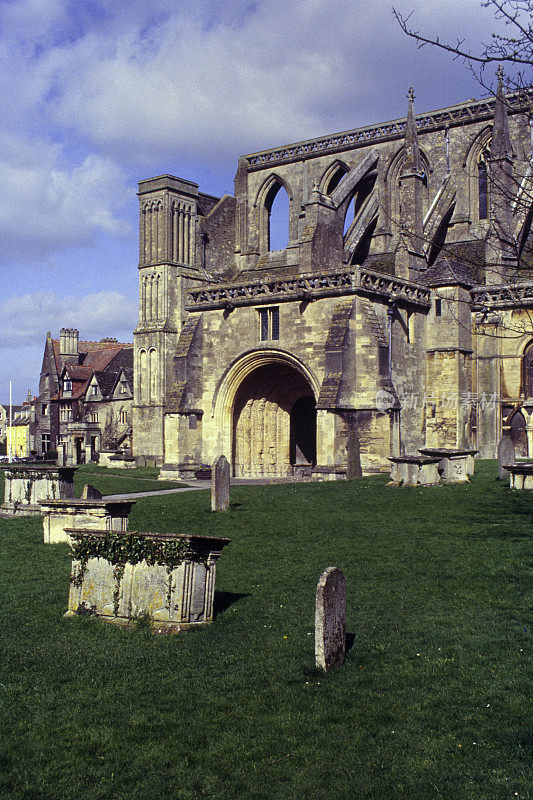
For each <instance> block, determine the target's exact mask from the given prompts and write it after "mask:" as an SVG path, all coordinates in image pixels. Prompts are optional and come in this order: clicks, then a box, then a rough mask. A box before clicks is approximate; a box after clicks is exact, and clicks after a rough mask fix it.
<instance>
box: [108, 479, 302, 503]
mask: <svg viewBox="0 0 533 800" xmlns="http://www.w3.org/2000/svg"><path fill="white" fill-rule="evenodd" d="M273 483H294V481H293V480H292V479H291V478H288V479H287V480H286V481H284V480H283V478H232V480H231V486H270V485H272V484H273ZM210 488H211V481H210V480H207V481H199V480H196V479H188V480H187V486H179V487H177V488H176V489H156V490H155V491H153V492H131V493H130V494H107V495H105V497H104V498H103V499H104V500H135V499H136V498H137V497H159V496H160V495H161V496H162V495H165V494H179V493H180V492H194V491H198V490H199V489H210Z"/></svg>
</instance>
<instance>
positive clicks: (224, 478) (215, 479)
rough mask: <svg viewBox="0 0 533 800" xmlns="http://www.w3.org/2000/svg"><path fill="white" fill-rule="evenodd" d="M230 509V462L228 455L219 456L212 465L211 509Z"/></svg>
mask: <svg viewBox="0 0 533 800" xmlns="http://www.w3.org/2000/svg"><path fill="white" fill-rule="evenodd" d="M228 509H229V464H228V459H227V458H226V456H219V457H218V458H217V459H215V461H214V463H213V466H212V467H211V511H227V510H228Z"/></svg>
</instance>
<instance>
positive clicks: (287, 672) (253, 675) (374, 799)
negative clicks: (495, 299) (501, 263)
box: [0, 462, 533, 800]
mask: <svg viewBox="0 0 533 800" xmlns="http://www.w3.org/2000/svg"><path fill="white" fill-rule="evenodd" d="M496 475H497V472H496V468H495V463H494V462H492V463H490V462H489V463H487V462H485V463H483V462H478V463H477V464H476V476H475V477H474V479H473V481H472V483H471V484H469V485H467V486H455V487H454V486H449V487H435V488H421V489H410V488H402V489H398V488H390V487H385V485H384V484H385V482H386V477H385V476H376V477H372V478H367V479H364V480H362V481H356V482H351V483H345V482H344V483H343V482H339V483H323V484H319V485H310V484H302V485H294V484H289V485H276V486H268V487H262V486H253V487H235V488H233V489H232V495H231V499H232V506H231V509H230V512H229V513H227V514H212V513H211V512H210V511H209V508H210V502H209V494H208V492H190V493H185V494H181V495H172V496H167V497H164V498H141V499H139V501H138V502H137V504H136V505H135V506H134V508H133V511H132V514H131V518H130V527H131V528H132V529H134V530H135V529H136V530H143V529H144V530H161V531H165V530H166V531H173V530H177V531H180V532H184V533H206V534H221V535H227V536H229V537H230V538H231V539H232V543H231V544H230V545H229V546H228V547H227V548H225V550H224V553H223V556H222V559H221V561H220V565H219V572H218V578H217V605H218V615H217V617H216V620H215V622H214V624H213V625H212V626H210V627H208V628H204V629H199V630H196V631H190V632H187V633H182V634H178V635H175V636H165V635H159V636H152V635H150V634H149V633H148V631H147V630H146V628H144V627H142V626H140V627H139V628H138V629H137V630H133V631H124V630H121V629H118V628H115V627H113V626H107V625H104V624H102V623H99V622H97V621H95V620H94V619H86V618H79V619H76V620H65V619H63V617H62V614H63V612H64V611H65V610H66V602H67V593H68V574H69V559H68V557H67V547H66V546H63V545H48V546H45V545H44V544H42V524H41V522H40V520H39V519H26V520H24V519H19V520H10V521H0V649H1V652H2V654H3V655H2V657H1V662H0V664H1V665H0V708H1V709H2V711H1V714H2V717H1V722H0V733H1V735H0V753H1V768H0V797H1V798H2V800H3V799H4V798H6V800H7V798H9V799H10V800H30V798H31V800H71V799H72V800H74V798H76V800H77V799H78V798H84V800H97V799H100V798H102V799H105V800H107V799H108V798H109V800H159V799H160V798H168V800H201V799H202V798H216V800H344V799H345V798H346V800H360V798H369V800H507V799H508V800H516V799H517V798H519V800H532V797H533V794H532V791H531V789H530V786H531V774H530V773H529V774H528V766H529V765H530V764H531V750H530V744H531V719H532V715H531V711H532V704H531V700H530V698H531V689H532V686H531V662H530V661H528V659H529V658H530V653H529V651H528V644H529V642H530V634H531V622H532V619H531V612H530V606H529V603H528V597H527V593H528V591H529V590H530V588H531V562H532V558H531V545H530V537H531V531H532V524H531V520H532V511H533V493H528V492H522V493H517V492H515V493H512V492H511V491H510V490H509V489H508V487H506V486H505V485H504V484H503V483H501V482H499V481H498V480H497V478H496ZM328 566H339V567H341V568H342V569H343V571H344V573H345V575H346V579H347V595H348V610H347V631H348V633H349V637H348V639H349V644H350V645H351V646H350V649H349V651H348V654H347V658H346V662H345V664H344V665H343V666H342V667H340V668H339V669H337V670H335V671H334V672H332V673H331V674H329V675H323V674H320V673H318V672H316V671H315V669H314V639H313V635H314V634H313V631H314V593H315V588H316V583H317V581H318V577H319V575H320V573H321V571H322V570H323V569H325V568H326V567H328Z"/></svg>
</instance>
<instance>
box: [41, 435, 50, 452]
mask: <svg viewBox="0 0 533 800" xmlns="http://www.w3.org/2000/svg"><path fill="white" fill-rule="evenodd" d="M49 450H50V434H49V433H41V453H47V452H48V451H49Z"/></svg>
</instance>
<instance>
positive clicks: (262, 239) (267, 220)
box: [255, 173, 293, 253]
mask: <svg viewBox="0 0 533 800" xmlns="http://www.w3.org/2000/svg"><path fill="white" fill-rule="evenodd" d="M280 191H283V192H285V194H286V198H287V201H288V202H286V203H284V204H283V206H284V207H283V213H284V215H285V219H284V220H282V219H280V218H279V217H278V215H276V227H277V231H276V237H275V238H276V243H279V241H280V240H281V239H286V244H285V247H286V246H287V244H288V242H289V240H290V238H291V204H292V199H293V195H292V192H291V189H290V186H289V185H288V184H287V182H286V181H285V180H284V179H283V178H281V177H280V176H279V175H276V173H272V174H271V175H269V176H268V178H267V179H266V180H265V181H264V183H263V185H262V186H261V188H260V189H259V191H258V193H257V198H256V202H255V205H256V208H257V209H258V214H259V251H260V252H261V253H268V252H269V250H271V249H272V248H271V246H270V245H271V240H272V241H273V240H274V235H272V236H271V234H273V233H274V232H273V231H271V221H272V222H274V220H273V219H271V217H272V211H273V206H274V203H275V202H276V198H278V199H277V202H278V203H279V201H280V197H279V193H280ZM282 226H283V231H280V230H279V229H280V228H281V227H282ZM278 249H284V248H283V247H281V248H278Z"/></svg>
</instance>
